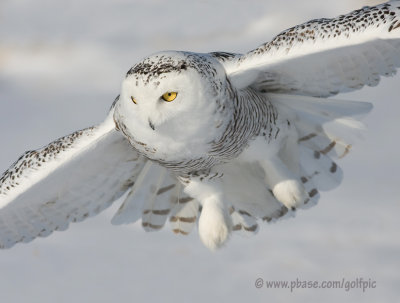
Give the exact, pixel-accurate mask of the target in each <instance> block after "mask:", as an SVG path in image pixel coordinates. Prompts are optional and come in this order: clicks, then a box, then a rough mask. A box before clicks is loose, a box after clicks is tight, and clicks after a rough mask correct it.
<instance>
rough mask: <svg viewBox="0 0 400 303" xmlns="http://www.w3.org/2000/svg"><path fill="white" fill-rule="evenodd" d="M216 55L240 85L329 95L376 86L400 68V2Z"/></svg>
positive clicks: (303, 26)
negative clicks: (243, 50) (244, 51)
mask: <svg viewBox="0 0 400 303" xmlns="http://www.w3.org/2000/svg"><path fill="white" fill-rule="evenodd" d="M217 54H218V53H217ZM222 54H223V53H222ZM218 59H219V60H220V61H221V62H222V64H223V65H224V66H225V69H226V71H227V74H228V76H229V78H230V79H231V81H232V82H233V84H234V85H235V86H236V87H239V88H241V87H247V86H252V87H253V88H256V89H258V90H260V91H266V92H274V93H284V94H296V95H305V96H314V97H328V96H332V95H335V94H338V93H341V92H348V91H353V90H356V89H360V88H361V87H363V86H365V85H368V86H374V85H377V84H378V82H379V80H380V77H381V76H390V75H393V74H394V73H395V72H396V69H397V68H398V67H400V1H399V0H395V1H391V2H388V3H384V4H381V5H377V6H373V7H364V8H362V9H360V10H356V11H354V12H352V13H349V14H347V15H342V16H339V17H337V18H333V19H317V20H312V21H309V22H306V23H304V24H301V25H297V26H295V27H292V28H290V29H288V30H285V31H283V32H282V33H280V34H279V35H277V36H276V37H275V38H274V39H273V40H272V41H270V42H267V43H265V44H263V45H261V46H260V47H258V48H256V49H254V50H252V51H250V52H249V53H247V54H244V55H242V56H240V55H233V54H228V55H225V56H218Z"/></svg>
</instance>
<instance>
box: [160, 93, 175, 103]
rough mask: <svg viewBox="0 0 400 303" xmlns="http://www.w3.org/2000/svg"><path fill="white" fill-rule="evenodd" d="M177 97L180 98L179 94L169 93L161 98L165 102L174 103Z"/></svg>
mask: <svg viewBox="0 0 400 303" xmlns="http://www.w3.org/2000/svg"><path fill="white" fill-rule="evenodd" d="M176 96H178V93H177V92H167V93H165V94H164V95H162V96H161V98H163V100H164V101H167V102H171V101H174V100H175V98H176Z"/></svg>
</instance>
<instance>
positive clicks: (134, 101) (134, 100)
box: [131, 96, 137, 104]
mask: <svg viewBox="0 0 400 303" xmlns="http://www.w3.org/2000/svg"><path fill="white" fill-rule="evenodd" d="M131 100H132V102H133V103H135V104H137V102H136V99H135V98H133V97H132V96H131Z"/></svg>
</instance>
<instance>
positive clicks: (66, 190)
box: [0, 112, 146, 248]
mask: <svg viewBox="0 0 400 303" xmlns="http://www.w3.org/2000/svg"><path fill="white" fill-rule="evenodd" d="M145 162H146V160H145V159H144V158H143V157H142V156H140V155H138V153H137V152H136V151H135V150H134V149H133V148H132V147H131V145H130V144H129V142H128V141H127V140H126V139H125V138H124V137H123V136H122V135H121V134H120V133H118V132H117V131H116V130H115V127H114V122H113V118H112V112H111V113H110V114H109V116H108V117H107V119H106V120H105V122H104V123H102V124H100V125H98V126H95V127H91V128H87V129H84V130H81V131H77V132H75V133H73V134H71V135H68V136H65V137H63V138H60V139H58V140H56V141H54V142H52V143H50V144H49V145H47V146H45V147H43V148H41V149H38V150H35V151H29V152H26V153H25V154H24V155H22V156H21V157H20V158H19V160H18V161H16V162H15V163H14V164H13V165H12V166H11V167H10V169H9V170H7V171H6V172H5V173H4V174H3V176H2V177H1V179H0V248H7V247H11V246H13V245H14V244H15V243H18V242H29V241H31V240H32V239H34V238H36V237H38V236H47V235H49V234H50V233H52V232H53V231H54V230H65V229H66V228H67V227H68V224H69V223H70V222H78V221H81V220H84V219H85V218H87V217H90V216H93V215H96V214H98V213H99V212H101V211H102V210H104V209H105V208H107V207H108V206H109V205H111V203H112V202H113V201H115V200H116V199H117V198H119V197H120V196H121V195H122V194H123V193H124V192H125V191H126V190H127V189H128V188H130V187H131V186H132V185H133V183H134V182H135V180H136V177H137V175H138V174H139V172H140V171H141V170H142V168H143V167H144V165H145Z"/></svg>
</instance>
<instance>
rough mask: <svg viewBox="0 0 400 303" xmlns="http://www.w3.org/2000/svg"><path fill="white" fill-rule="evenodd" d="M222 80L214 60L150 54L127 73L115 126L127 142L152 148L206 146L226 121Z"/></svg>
mask: <svg viewBox="0 0 400 303" xmlns="http://www.w3.org/2000/svg"><path fill="white" fill-rule="evenodd" d="M225 79H226V76H225V71H224V69H223V68H222V66H221V64H220V63H219V62H218V61H216V60H215V59H213V58H209V57H205V58H203V57H201V56H199V55H194V54H190V53H189V54H188V53H182V52H163V53H159V54H156V55H153V56H151V57H148V58H146V59H144V60H143V61H142V62H140V63H138V64H136V65H135V66H134V67H133V68H132V69H131V70H130V71H129V72H128V75H127V77H126V79H125V80H124V82H123V84H122V91H121V95H120V100H119V101H118V103H117V106H116V114H115V118H116V121H118V122H120V123H121V124H123V125H124V128H125V130H124V133H125V134H126V135H127V136H128V137H131V138H130V139H132V138H133V139H134V140H135V141H140V142H142V143H146V144H147V145H150V146H153V147H155V145H157V146H159V145H161V144H164V145H170V146H171V148H174V151H175V152H176V149H178V150H179V149H182V145H183V144H185V145H186V147H187V146H188V144H189V145H190V144H195V145H198V146H201V145H204V143H205V142H210V141H211V140H212V139H214V138H215V135H216V129H219V128H220V127H221V125H222V124H224V121H225V120H226V117H225V116H226V111H227V109H228V108H229V106H227V105H226V103H227V100H226V99H227V98H226V85H227V83H226V80H225ZM131 142H132V140H131ZM176 145H181V146H180V147H179V148H176ZM168 148H169V147H168Z"/></svg>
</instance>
